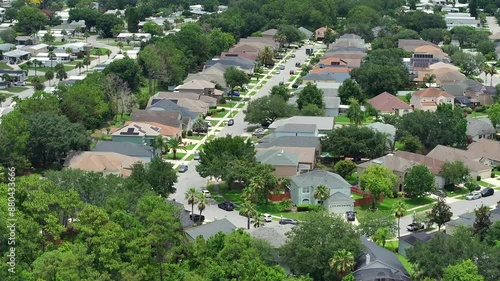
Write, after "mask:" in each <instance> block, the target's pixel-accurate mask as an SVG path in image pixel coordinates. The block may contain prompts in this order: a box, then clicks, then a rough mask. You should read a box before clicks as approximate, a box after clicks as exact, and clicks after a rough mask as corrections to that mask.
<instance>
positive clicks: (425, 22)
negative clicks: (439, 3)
mask: <svg viewBox="0 0 500 281" xmlns="http://www.w3.org/2000/svg"><path fill="white" fill-rule="evenodd" d="M398 23H399V24H400V25H402V26H403V27H405V28H407V29H411V30H415V31H416V32H421V31H422V30H424V29H429V28H439V29H446V22H445V21H444V19H443V17H442V16H441V15H438V14H428V13H425V12H423V11H414V12H411V13H403V15H401V16H400V17H399V19H398Z"/></svg>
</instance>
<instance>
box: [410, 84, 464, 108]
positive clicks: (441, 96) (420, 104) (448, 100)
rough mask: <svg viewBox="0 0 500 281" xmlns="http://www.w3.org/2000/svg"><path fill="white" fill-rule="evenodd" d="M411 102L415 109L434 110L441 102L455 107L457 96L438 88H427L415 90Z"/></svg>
mask: <svg viewBox="0 0 500 281" xmlns="http://www.w3.org/2000/svg"><path fill="white" fill-rule="evenodd" d="M410 104H411V105H412V106H413V107H414V108H415V109H420V110H425V111H432V112H434V111H436V110H437V108H438V105H440V104H450V105H451V106H452V107H453V106H454V105H455V97H454V96H452V95H450V94H448V93H447V92H445V91H442V90H441V89H438V88H427V89H423V90H420V91H416V92H413V93H412V95H411V98H410Z"/></svg>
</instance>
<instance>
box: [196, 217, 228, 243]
mask: <svg viewBox="0 0 500 281" xmlns="http://www.w3.org/2000/svg"><path fill="white" fill-rule="evenodd" d="M235 229H236V226H234V224H232V223H231V222H230V221H229V220H227V219H221V220H216V221H214V222H211V223H207V224H202V225H200V226H196V227H193V228H189V229H187V230H186V234H187V235H188V236H189V237H191V238H192V239H196V238H197V237H198V236H202V237H203V238H204V239H205V240H208V239H209V238H210V237H212V236H214V235H215V234H217V233H219V232H222V233H225V234H229V233H231V232H233V231H234V230H235Z"/></svg>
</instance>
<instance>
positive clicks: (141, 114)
mask: <svg viewBox="0 0 500 281" xmlns="http://www.w3.org/2000/svg"><path fill="white" fill-rule="evenodd" d="M130 117H131V119H132V121H133V122H155V123H159V124H162V125H167V126H170V127H174V128H178V129H180V130H181V131H182V128H183V126H184V124H183V121H182V116H181V113H180V112H179V111H153V110H134V111H133V112H132V114H131V115H130Z"/></svg>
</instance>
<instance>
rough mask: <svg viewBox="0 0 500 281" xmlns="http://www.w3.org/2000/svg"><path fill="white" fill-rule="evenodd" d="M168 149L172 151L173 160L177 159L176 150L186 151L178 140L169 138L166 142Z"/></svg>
mask: <svg viewBox="0 0 500 281" xmlns="http://www.w3.org/2000/svg"><path fill="white" fill-rule="evenodd" d="M167 144H168V147H169V148H170V149H172V153H173V154H174V157H173V158H174V160H176V159H177V150H179V149H180V150H184V151H186V148H185V147H184V144H183V143H182V142H181V141H180V140H179V139H178V138H170V139H169V140H168V141H167Z"/></svg>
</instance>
